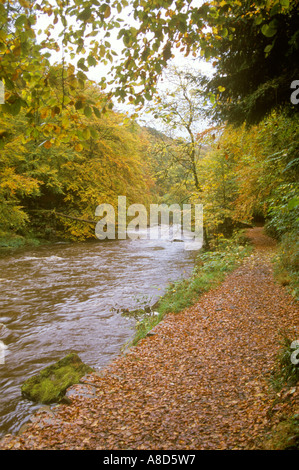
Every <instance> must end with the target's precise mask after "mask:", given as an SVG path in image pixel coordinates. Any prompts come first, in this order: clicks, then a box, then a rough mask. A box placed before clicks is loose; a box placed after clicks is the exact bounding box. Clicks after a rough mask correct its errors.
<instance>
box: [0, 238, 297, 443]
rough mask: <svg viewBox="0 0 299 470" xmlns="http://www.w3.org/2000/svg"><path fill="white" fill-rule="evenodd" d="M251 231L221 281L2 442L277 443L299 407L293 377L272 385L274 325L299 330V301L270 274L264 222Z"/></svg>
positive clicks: (268, 241) (271, 248)
mask: <svg viewBox="0 0 299 470" xmlns="http://www.w3.org/2000/svg"><path fill="white" fill-rule="evenodd" d="M249 235H250V237H251V239H252V240H253V242H254V246H255V250H254V252H253V253H252V254H251V255H250V256H249V257H247V258H246V259H244V261H243V263H241V264H240V266H239V267H238V268H237V269H236V270H234V271H233V272H231V273H229V274H228V275H227V276H226V278H225V280H224V281H223V282H222V284H221V285H218V286H216V287H215V288H213V289H212V290H210V291H209V292H206V293H204V294H203V295H202V296H201V297H200V298H199V299H198V301H197V302H196V303H195V304H194V305H192V306H191V307H188V308H186V309H185V310H183V311H182V312H181V313H177V314H174V313H170V314H167V315H166V316H165V317H164V319H163V321H162V322H160V323H159V324H158V325H157V326H156V328H154V329H153V330H151V334H150V335H147V336H146V337H145V338H144V339H142V340H140V341H139V342H138V344H137V345H136V346H135V347H132V348H130V349H129V350H128V351H127V354H125V355H122V356H120V357H119V358H117V359H116V360H115V361H113V362H112V363H111V364H110V365H109V366H108V367H107V368H105V369H103V371H102V372H101V373H97V374H91V375H90V376H87V377H86V378H85V380H84V381H85V382H86V385H85V387H87V388H88V389H89V391H90V393H89V395H87V394H86V393H85V395H84V394H82V395H80V387H83V385H81V386H79V387H77V394H75V393H74V395H73V397H72V403H71V404H70V405H67V406H66V405H60V406H58V407H56V408H54V409H52V410H51V411H49V410H45V411H44V412H43V413H40V415H39V417H38V418H36V420H35V421H34V422H33V423H31V424H30V425H29V427H28V428H27V429H26V431H25V432H24V433H23V434H21V435H20V436H7V437H6V438H5V439H3V440H2V441H1V445H0V448H1V449H28V450H29V449H30V450H31V449H58V450H60V449H71V450H73V449H82V450H83V449H105V450H109V449H114V450H117V449H122V450H123V449H134V450H135V449H136V450H138V449H147V450H151V449H156V450H169V449H178V450H179V449H183V450H186V449H193V450H194V449H200V450H205V449H207V450H212V449H213V450H214V449H239V450H243V449H264V448H269V447H267V446H269V445H270V448H274V446H276V445H277V444H276V443H274V441H273V439H272V441H271V440H270V441H269V440H268V439H271V438H272V435H273V433H272V429H273V426H276V428H275V429H276V430H277V431H279V428H281V426H282V425H283V421H284V420H285V415H286V413H287V415H288V416H289V417H290V418H292V417H294V416H296V413H298V411H297V410H298V404H299V390H298V386H292V388H289V389H284V390H282V391H280V392H277V391H276V390H275V389H274V388H273V387H271V376H272V373H273V370H274V369H275V367H276V358H277V354H278V352H279V349H280V332H281V331H282V330H285V329H288V330H290V331H292V332H293V335H294V339H299V338H297V336H299V330H298V318H299V310H298V303H297V302H296V301H295V299H294V298H293V297H292V296H291V295H290V294H289V293H288V292H287V291H286V290H285V289H284V288H283V287H281V286H280V285H278V284H277V283H276V282H275V281H274V278H273V266H272V262H271V260H272V258H273V255H274V253H275V250H276V246H275V243H274V242H273V240H271V239H270V238H268V237H266V236H265V235H264V234H263V233H262V230H261V229H253V230H252V231H249ZM278 393H279V394H280V396H278ZM294 419H295V420H296V418H294ZM269 442H270V444H269ZM271 446H272V447H271ZM278 447H279V445H278Z"/></svg>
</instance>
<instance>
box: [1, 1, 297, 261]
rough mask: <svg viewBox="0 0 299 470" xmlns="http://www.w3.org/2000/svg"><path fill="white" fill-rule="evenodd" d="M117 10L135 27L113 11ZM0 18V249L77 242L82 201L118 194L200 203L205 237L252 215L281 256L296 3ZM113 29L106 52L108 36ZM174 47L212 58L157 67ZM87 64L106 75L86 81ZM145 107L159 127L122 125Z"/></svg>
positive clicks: (159, 5)
mask: <svg viewBox="0 0 299 470" xmlns="http://www.w3.org/2000/svg"><path fill="white" fill-rule="evenodd" d="M130 7H131V8H133V12H134V15H133V16H134V20H133V19H132V21H131V23H132V24H134V25H135V23H136V24H138V25H139V26H138V28H137V27H135V26H132V25H131V24H126V22H125V20H124V19H123V18H129V16H128V17H126V16H123V17H122V12H125V11H126V10H127V9H128V8H130ZM174 7H175V8H174ZM157 12H158V14H157ZM0 15H1V25H2V26H1V30H0V33H1V37H0V39H1V43H0V47H1V61H0V79H1V82H2V84H3V85H4V89H5V97H4V98H5V99H4V103H3V104H2V105H1V115H0V120H1V122H0V145H1V183H0V194H1V199H0V201H1V202H0V203H1V216H0V217H1V219H0V222H1V245H2V246H3V247H7V246H8V247H9V246H19V245H22V244H24V243H28V242H29V243H39V242H40V241H41V240H43V241H51V240H57V239H67V240H76V241H80V240H81V241H82V240H86V239H93V238H95V234H94V224H95V222H96V220H95V208H96V207H97V205H98V204H100V203H102V202H106V203H110V204H112V205H114V206H115V205H116V201H117V196H118V195H124V196H126V197H127V199H128V203H129V204H131V203H134V202H138V203H141V204H145V205H148V204H150V203H152V202H167V203H168V204H170V203H174V202H175V203H179V204H182V203H183V202H191V203H192V202H194V201H200V202H201V203H202V204H203V205H204V212H205V215H204V218H205V233H206V237H207V240H213V239H215V238H216V239H218V238H219V237H226V236H228V235H231V233H232V231H233V229H234V227H237V226H239V224H241V226H242V224H244V223H245V224H250V223H252V221H263V222H265V223H266V226H267V228H268V230H269V231H270V232H271V234H272V235H274V236H275V237H278V238H279V239H280V240H282V241H283V243H285V246H286V247H288V250H293V252H292V254H291V253H289V251H288V250H287V252H288V253H289V258H290V259H291V258H293V255H294V253H295V247H296V249H297V248H298V241H297V238H296V233H297V232H298V207H299V197H298V142H299V139H298V109H299V105H298V81H296V79H298V76H299V71H298V60H297V59H298V42H299V33H298V2H297V1H296V0H293V1H288V0H285V1H278V0H273V1H270V0H269V1H258V2H250V1H247V2H242V4H241V2H238V1H213V2H203V3H202V4H201V5H200V6H199V7H196V6H194V7H193V5H192V2H189V1H182V0H180V1H177V2H176V3H175V5H173V4H172V2H168V1H161V2H149V3H146V2H142V1H140V2H138V1H137V2H133V3H132V5H130V4H128V2H127V1H126V0H123V1H115V2H112V3H110V2H107V3H103V4H99V2H91V1H90V2H87V1H85V2H77V1H74V2H68V1H65V2H64V1H57V2H48V1H42V2H39V3H37V2H30V1H27V0H22V1H18V2H10V1H8V2H7V1H2V2H1V4H0ZM41 18H42V19H44V18H46V22H45V21H43V22H42V23H41V24H42V25H46V26H44V28H43V29H41V28H40V27H39V22H40V21H41ZM74 19H75V21H74ZM59 26H60V28H59ZM56 27H57V29H56ZM115 31H116V33H117V38H118V41H122V42H123V49H122V52H121V54H117V53H116V52H115V51H114V50H113V42H112V41H111V42H109V41H110V36H112V33H114V32H115ZM248 38H249V39H248ZM176 50H179V51H180V54H181V55H182V56H183V57H191V58H192V60H193V63H195V61H197V62H199V63H200V61H203V60H204V61H208V62H209V63H212V64H213V73H212V75H211V74H210V75H205V74H203V73H202V72H200V71H198V69H197V70H196V69H195V68H190V67H189V68H188V67H185V66H178V65H175V64H173V59H174V58H175V52H176ZM55 54H56V55H55ZM53 56H54V58H55V59H56V60H52V58H53ZM57 57H58V58H59V60H57ZM68 60H69V62H68ZM101 63H103V64H104V65H105V67H108V68H109V70H110V75H109V77H110V81H109V79H108V78H107V77H108V75H107V77H106V76H104V77H101V78H100V79H99V80H98V81H95V80H92V79H89V78H88V76H87V72H88V71H89V70H90V69H92V68H93V67H95V66H96V65H99V64H101ZM191 63H192V62H191ZM163 74H164V77H165V76H166V80H168V81H166V83H167V84H168V88H167V89H165V87H164V89H163V91H161V89H160V88H159V79H160V78H161V76H163ZM108 90H109V91H108ZM120 103H127V104H128V105H131V106H132V107H133V110H134V112H133V113H132V111H130V112H128V111H124V112H120V111H118V109H119V108H120ZM127 109H129V108H127ZM147 112H152V114H153V115H154V118H155V119H154V120H153V121H154V124H155V122H157V123H162V124H163V125H164V127H163V132H161V130H157V129H159V127H157V126H156V128H154V127H153V124H149V125H147V124H146V122H142V120H141V121H140V119H139V120H138V118H140V117H142V116H144V115H145V114H146V113H147ZM200 120H205V122H206V123H207V125H206V127H205V128H201V127H200V124H199V123H200ZM151 122H152V121H151ZM160 129H162V128H161V127H160ZM177 130H179V131H184V133H181V134H180V133H177V132H176V131H177ZM291 247H292V248H291ZM292 262H294V263H295V260H294V259H293V261H292ZM295 264H296V263H295ZM295 268H296V269H297V268H298V266H296V265H294V266H293V267H292V269H295Z"/></svg>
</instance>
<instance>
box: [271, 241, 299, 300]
mask: <svg viewBox="0 0 299 470" xmlns="http://www.w3.org/2000/svg"><path fill="white" fill-rule="evenodd" d="M274 276H275V279H276V281H277V282H278V283H279V284H281V285H283V286H285V287H286V288H287V289H288V291H289V292H290V293H291V294H292V295H293V296H294V297H295V298H297V299H299V237H298V234H297V233H295V232H290V233H286V234H284V235H283V236H282V238H281V241H280V243H279V247H278V253H277V255H276V257H275V258H274Z"/></svg>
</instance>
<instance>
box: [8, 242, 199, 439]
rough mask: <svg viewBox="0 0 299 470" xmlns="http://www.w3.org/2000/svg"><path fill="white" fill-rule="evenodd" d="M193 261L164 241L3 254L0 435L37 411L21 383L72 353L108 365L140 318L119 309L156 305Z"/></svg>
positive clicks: (179, 247)
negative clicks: (2, 347) (148, 304)
mask: <svg viewBox="0 0 299 470" xmlns="http://www.w3.org/2000/svg"><path fill="white" fill-rule="evenodd" d="M195 256H196V252H195V251H187V250H185V245H184V243H179V242H171V241H169V240H167V239H162V238H160V239H158V240H140V239H139V240H130V239H128V240H119V241H109V242H86V243H85V242H84V243H79V244H69V243H57V244H53V245H47V246H41V247H37V248H32V249H26V250H17V251H15V252H14V253H13V254H9V255H5V256H2V257H1V258H0V297H1V302H0V323H2V324H3V325H4V326H5V331H6V335H5V338H2V339H3V342H4V343H5V345H6V346H7V349H6V350H5V360H4V361H2V362H4V364H1V363H0V391H1V395H0V437H1V436H3V435H4V434H7V433H16V432H17V431H18V430H19V428H20V426H21V425H22V424H23V423H24V422H26V421H27V420H28V417H29V415H30V414H32V413H33V412H34V411H35V410H36V409H37V408H38V407H39V406H40V405H36V404H33V403H32V402H30V401H29V400H26V399H23V398H22V396H21V393H20V387H21V385H22V383H23V382H24V380H26V379H27V378H28V377H30V376H32V375H34V374H35V373H37V372H39V371H40V370H41V369H42V368H44V367H46V366H47V365H50V364H52V363H53V362H56V361H57V360H59V359H61V358H62V357H64V356H65V355H66V354H68V353H69V352H76V353H78V354H79V356H80V358H81V359H82V360H83V362H85V363H87V364H89V365H90V366H92V367H94V368H95V369H100V368H102V367H104V366H105V365H107V364H108V363H109V362H111V361H112V360H113V358H115V357H116V356H117V355H119V354H120V353H121V348H122V346H124V344H125V343H126V342H128V341H129V340H130V338H132V336H133V335H134V331H135V330H134V324H135V321H134V320H133V319H130V318H127V317H124V316H122V315H121V314H119V313H117V312H116V311H115V309H117V308H119V307H121V308H128V309H131V308H136V307H138V306H140V303H141V302H143V301H147V302H148V303H150V304H153V303H154V302H155V301H156V300H157V299H158V298H159V296H160V295H162V294H163V293H164V292H165V290H166V287H167V285H168V283H169V282H171V281H175V280H178V279H181V278H182V277H187V276H188V274H189V273H190V272H191V271H192V268H193V266H194V258H195ZM2 328H3V327H2Z"/></svg>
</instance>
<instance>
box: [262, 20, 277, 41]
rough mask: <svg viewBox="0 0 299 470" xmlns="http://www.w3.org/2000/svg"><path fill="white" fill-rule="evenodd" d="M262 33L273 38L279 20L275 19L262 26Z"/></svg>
mask: <svg viewBox="0 0 299 470" xmlns="http://www.w3.org/2000/svg"><path fill="white" fill-rule="evenodd" d="M262 33H263V35H264V36H266V37H267V38H272V37H273V36H275V34H276V33H277V21H276V20H273V21H271V23H269V24H264V25H263V26H262Z"/></svg>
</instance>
